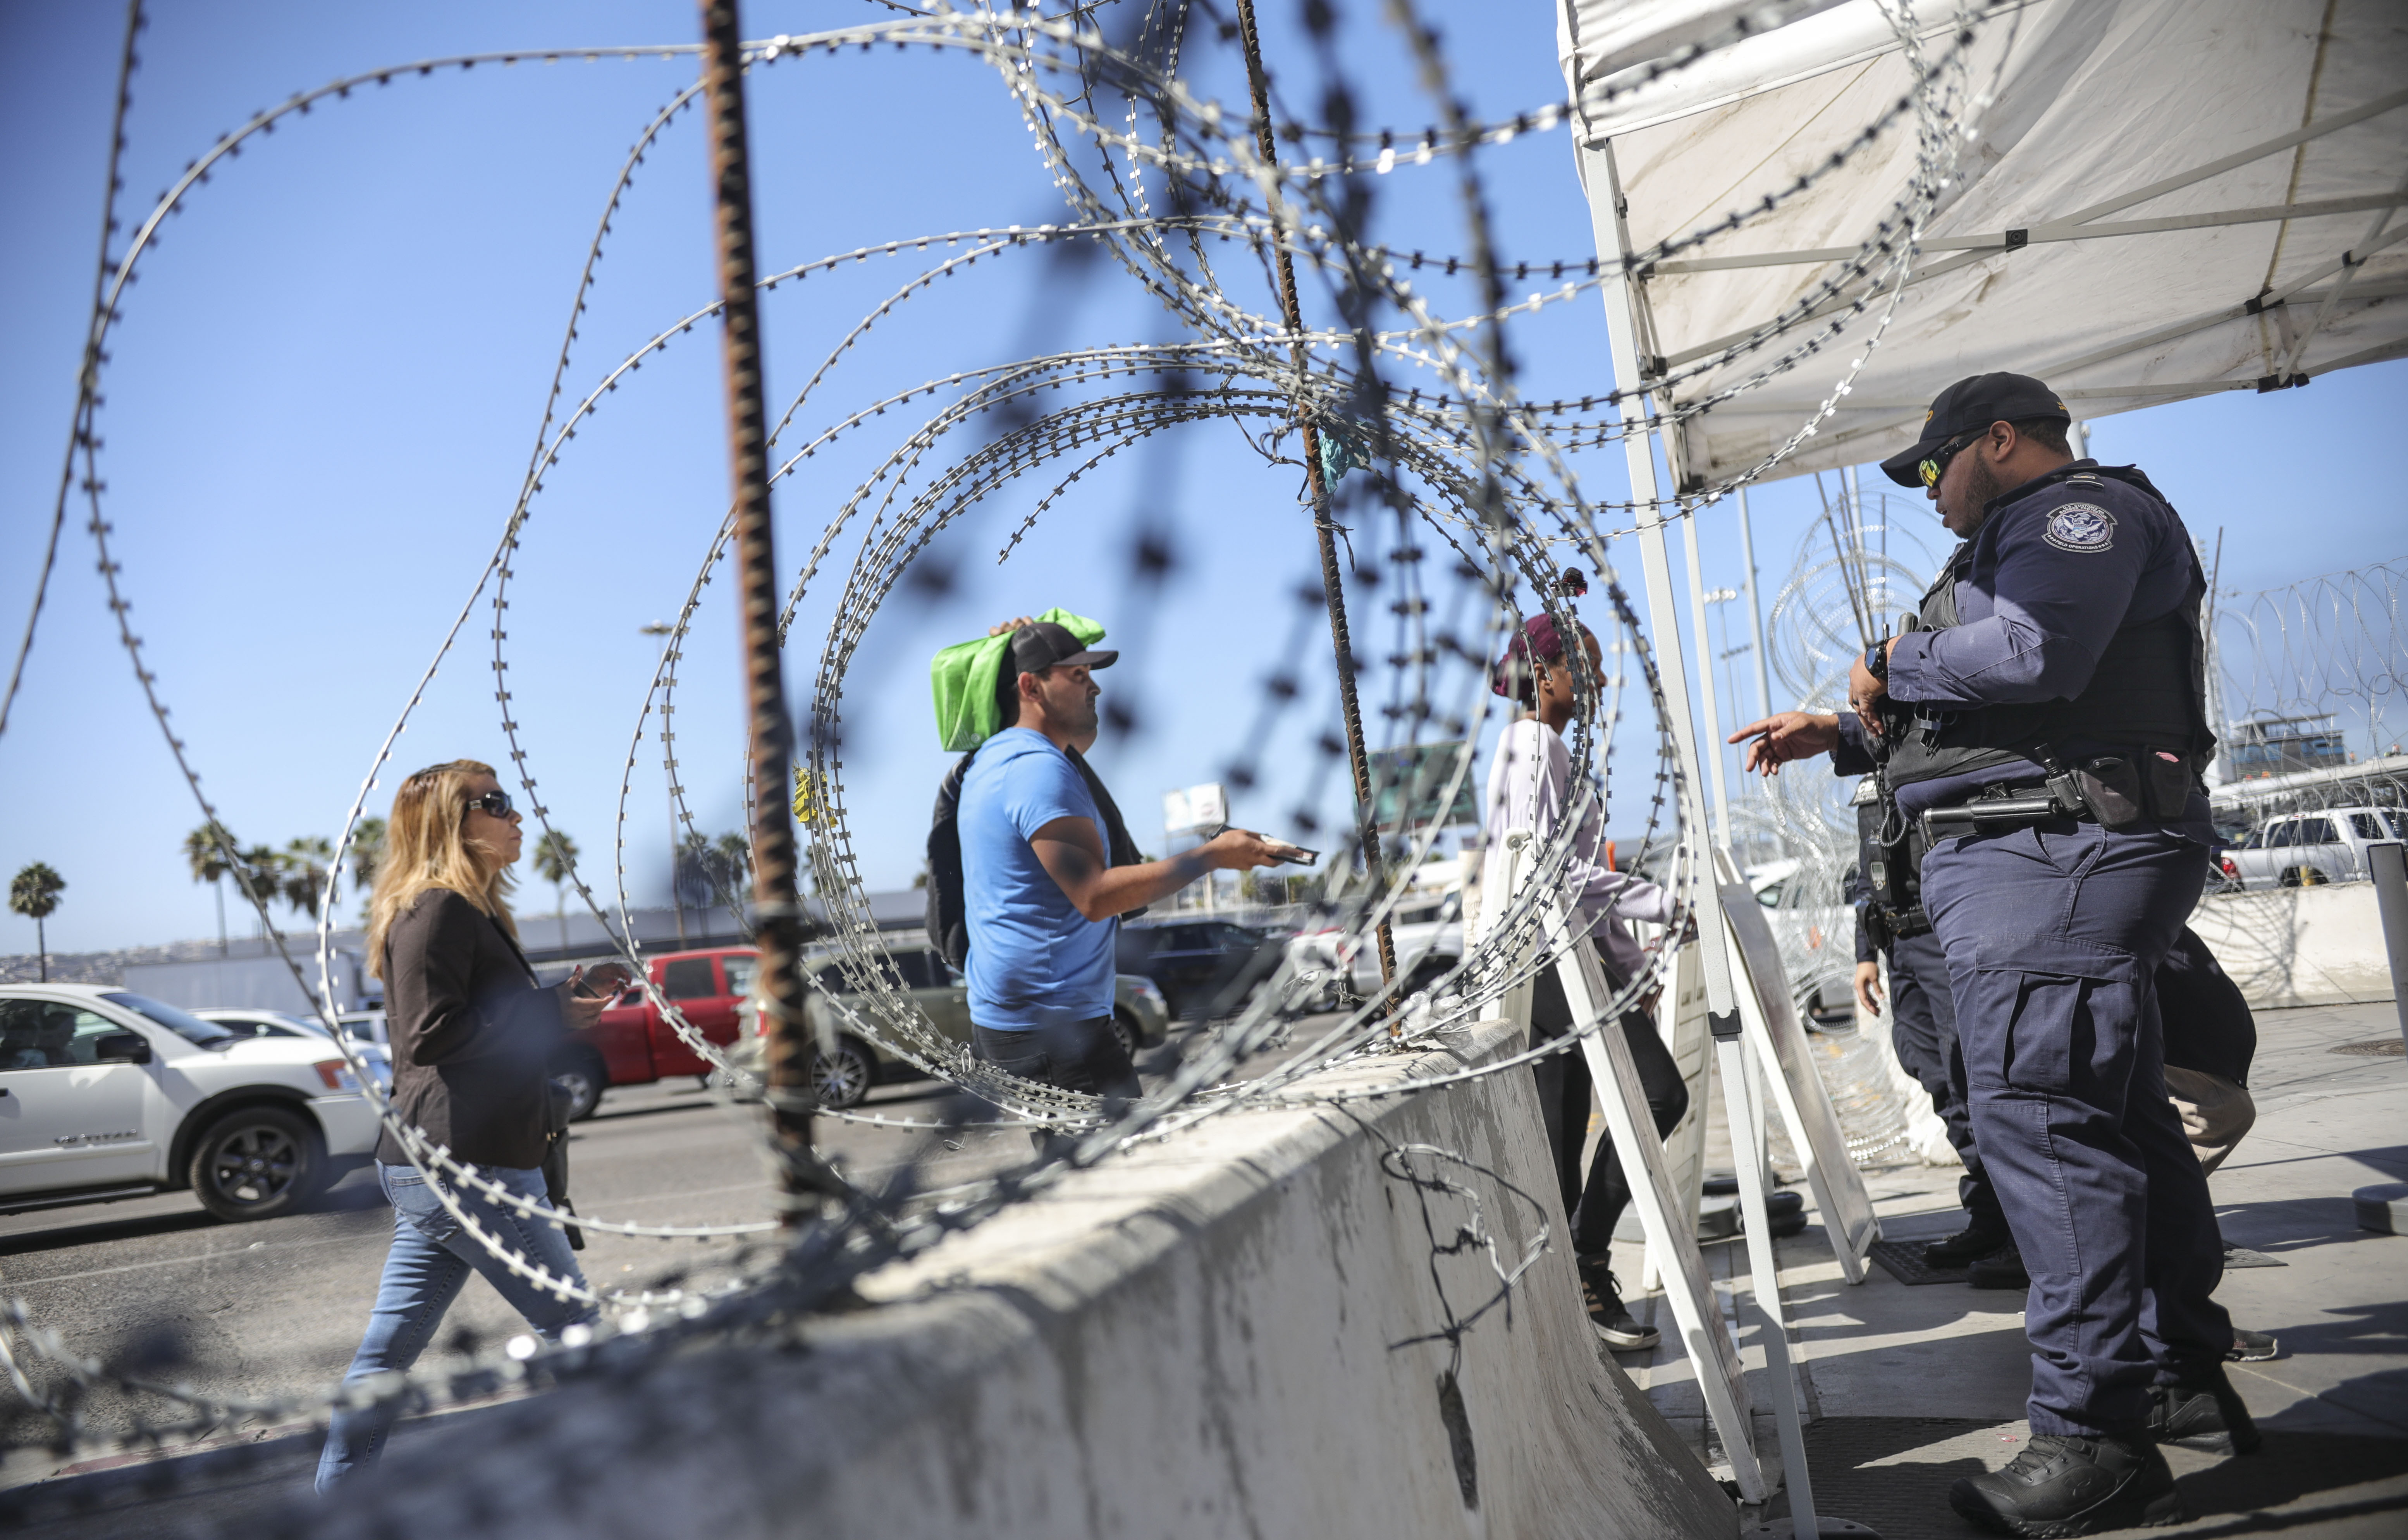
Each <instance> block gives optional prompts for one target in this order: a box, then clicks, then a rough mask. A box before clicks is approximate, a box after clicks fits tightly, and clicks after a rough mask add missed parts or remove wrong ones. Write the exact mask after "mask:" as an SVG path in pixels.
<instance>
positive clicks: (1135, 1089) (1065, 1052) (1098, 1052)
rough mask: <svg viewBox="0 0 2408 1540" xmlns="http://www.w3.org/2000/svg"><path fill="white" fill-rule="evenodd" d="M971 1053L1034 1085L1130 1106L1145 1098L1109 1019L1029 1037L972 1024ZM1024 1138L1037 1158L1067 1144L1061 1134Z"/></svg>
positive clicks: (1067, 1025) (1073, 1023) (1073, 1024)
mask: <svg viewBox="0 0 2408 1540" xmlns="http://www.w3.org/2000/svg"><path fill="white" fill-rule="evenodd" d="M970 1052H971V1054H972V1055H973V1056H975V1057H976V1058H977V1059H978V1060H979V1061H980V1062H982V1063H986V1064H991V1065H993V1066H994V1067H995V1068H996V1069H999V1070H1001V1071H1003V1072H1004V1073H1005V1074H1006V1075H1016V1076H1018V1077H1020V1078H1022V1079H1024V1080H1034V1081H1036V1082H1037V1083H1038V1084H1039V1085H1047V1086H1054V1087H1056V1088H1058V1089H1060V1090H1063V1091H1085V1092H1086V1093H1087V1094H1088V1095H1090V1096H1111V1097H1118V1098H1121V1099H1123V1100H1125V1101H1131V1102H1134V1101H1136V1100H1137V1099H1138V1098H1139V1097H1140V1096H1142V1095H1144V1094H1145V1088H1144V1087H1143V1086H1142V1085H1140V1083H1139V1081H1138V1077H1137V1066H1136V1065H1134V1064H1132V1063H1130V1062H1129V1056H1128V1052H1127V1050H1126V1049H1125V1048H1122V1047H1121V1040H1120V1038H1119V1036H1118V1035H1117V1034H1114V1033H1113V1031H1112V1019H1111V1017H1109V1016H1099V1017H1097V1018H1095V1019H1094V1020H1087V1021H1071V1022H1067V1023H1065V1024H1063V1025H1061V1026H1054V1027H1039V1028H1037V1029H1035V1030H1033V1031H1029V1032H1001V1031H997V1030H996V1029H995V1028H993V1027H982V1026H976V1025H973V1026H972V1027H971V1028H970ZM1029 1138H1030V1140H1031V1141H1032V1142H1033V1143H1035V1145H1036V1146H1037V1152H1038V1153H1039V1154H1040V1155H1049V1156H1050V1155H1056V1154H1059V1153H1060V1152H1061V1151H1062V1149H1063V1148H1065V1147H1066V1146H1067V1145H1068V1140H1067V1139H1066V1138H1065V1137H1064V1136H1063V1135H1061V1134H1047V1133H1046V1132H1044V1131H1043V1130H1041V1129H1039V1130H1034V1131H1032V1132H1031V1133H1030V1134H1029Z"/></svg>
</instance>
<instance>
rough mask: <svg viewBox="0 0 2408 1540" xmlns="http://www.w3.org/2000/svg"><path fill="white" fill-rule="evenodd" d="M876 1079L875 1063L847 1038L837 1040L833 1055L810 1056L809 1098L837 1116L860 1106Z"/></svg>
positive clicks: (814, 1053)
mask: <svg viewBox="0 0 2408 1540" xmlns="http://www.w3.org/2000/svg"><path fill="white" fill-rule="evenodd" d="M877 1078H878V1061H877V1060H875V1059H873V1058H871V1057H870V1053H869V1050H868V1049H867V1048H864V1047H863V1046H862V1045H861V1044H859V1043H857V1042H855V1041H854V1040H853V1039H852V1038H850V1037H839V1038H838V1039H837V1040H836V1051H834V1052H833V1053H822V1052H818V1051H814V1052H813V1053H812V1054H811V1094H812V1095H813V1096H815V1097H817V1098H818V1099H819V1104H820V1105H822V1106H824V1107H834V1108H836V1110H838V1111H839V1112H842V1111H845V1110H846V1109H848V1108H851V1107H856V1106H859V1105H861V1099H862V1098H863V1097H865V1096H867V1095H868V1094H869V1088H870V1086H871V1085H872V1084H873V1083H874V1082H875V1081H876V1080H877Z"/></svg>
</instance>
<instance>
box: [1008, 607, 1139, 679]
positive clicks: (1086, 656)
mask: <svg viewBox="0 0 2408 1540" xmlns="http://www.w3.org/2000/svg"><path fill="white" fill-rule="evenodd" d="M1120 657H1121V655H1120V653H1119V652H1118V651H1117V650H1111V649H1108V650H1105V651H1100V652H1097V651H1090V650H1088V649H1087V646H1086V644H1085V643H1083V642H1082V641H1080V640H1079V638H1078V637H1076V636H1073V635H1070V628H1069V627H1068V626H1064V625H1056V624H1054V622H1053V621H1052V620H1033V621H1031V622H1029V623H1028V624H1027V625H1025V626H1022V627H1021V628H1020V629H1019V630H1018V631H1015V632H1013V633H1012V634H1011V672H1012V677H1015V678H1016V677H1019V676H1021V675H1023V674H1042V673H1043V672H1045V670H1047V669H1049V668H1052V667H1054V666H1055V665H1057V664H1060V663H1084V664H1086V665H1087V666H1088V667H1089V668H1110V667H1111V666H1112V664H1114V663H1118V662H1120Z"/></svg>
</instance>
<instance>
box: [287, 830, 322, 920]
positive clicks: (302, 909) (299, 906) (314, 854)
mask: <svg viewBox="0 0 2408 1540" xmlns="http://www.w3.org/2000/svg"><path fill="white" fill-rule="evenodd" d="M279 864H280V865H282V867H283V868H284V872H283V878H284V880H283V881H282V882H281V883H280V884H279V887H280V888H281V890H282V891H283V894H284V902H285V903H287V904H289V905H292V906H293V912H294V913H295V914H301V915H307V914H309V913H311V912H313V911H314V910H315V909H316V908H317V907H318V900H319V899H320V898H322V897H326V896H329V895H328V893H327V890H328V889H329V888H330V887H332V886H333V885H334V880H335V877H334V873H333V872H332V871H331V870H329V868H331V867H332V866H333V865H334V864H335V842H334V841H333V840H331V839H328V838H327V837H326V836H325V835H323V834H304V835H302V836H301V837H300V838H299V839H295V840H291V841H288V842H287V843H286V845H285V847H284V850H283V854H282V857H281V859H280V862H279Z"/></svg>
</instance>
